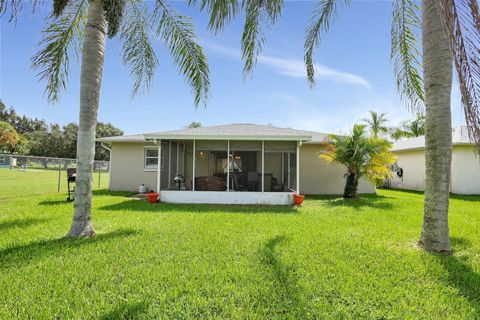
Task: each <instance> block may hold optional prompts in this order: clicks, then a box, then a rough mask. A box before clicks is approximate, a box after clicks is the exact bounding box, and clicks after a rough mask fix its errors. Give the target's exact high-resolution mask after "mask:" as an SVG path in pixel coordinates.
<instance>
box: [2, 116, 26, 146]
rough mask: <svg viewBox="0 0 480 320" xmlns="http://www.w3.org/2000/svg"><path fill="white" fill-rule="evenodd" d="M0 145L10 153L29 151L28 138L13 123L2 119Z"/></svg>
mask: <svg viewBox="0 0 480 320" xmlns="http://www.w3.org/2000/svg"><path fill="white" fill-rule="evenodd" d="M0 146H2V147H3V149H4V151H6V152H8V153H11V154H14V153H20V154H23V153H26V152H27V151H28V140H27V139H26V138H25V137H24V136H22V135H21V134H19V133H18V132H17V130H15V128H14V127H13V126H12V125H11V124H9V123H7V122H5V121H0Z"/></svg>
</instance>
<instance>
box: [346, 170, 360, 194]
mask: <svg viewBox="0 0 480 320" xmlns="http://www.w3.org/2000/svg"><path fill="white" fill-rule="evenodd" d="M357 190H358V176H357V175H356V174H355V173H348V175H347V183H346V184H345V189H344V190H343V197H344V198H346V199H349V198H356V197H357Z"/></svg>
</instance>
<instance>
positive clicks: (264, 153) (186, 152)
mask: <svg viewBox="0 0 480 320" xmlns="http://www.w3.org/2000/svg"><path fill="white" fill-rule="evenodd" d="M326 137H327V135H326V134H322V133H318V132H312V131H304V130H295V129H290V128H278V127H274V126H270V125H254V124H231V125H220V126H212V127H201V128H187V129H182V130H176V131H166V132H156V133H145V134H136V135H124V136H119V137H110V138H100V139H97V141H100V142H103V143H104V144H109V145H110V146H109V147H107V148H109V149H111V157H110V161H111V167H110V168H111V169H110V170H111V172H110V184H109V186H110V189H111V190H129V191H135V190H138V188H139V186H140V185H141V184H144V185H145V186H146V187H147V189H148V190H155V191H158V190H160V198H161V201H164V202H175V203H238V204H262V203H265V204H290V203H292V198H293V196H292V195H293V193H294V192H295V191H297V192H299V193H302V194H342V193H343V188H344V186H345V171H346V170H345V168H344V167H343V166H340V165H336V164H328V163H326V162H325V161H323V160H321V159H320V158H319V157H318V155H319V152H320V151H321V143H322V142H323V141H324V139H325V138H326ZM159 154H160V161H159V158H158V155H159ZM227 155H228V156H227ZM227 159H228V161H227ZM159 168H160V170H159ZM176 178H178V179H180V180H184V182H181V181H180V182H181V183H178V181H177V179H176ZM240 191H242V192H240ZM375 191H376V190H375V186H374V185H373V184H372V183H371V182H369V181H367V180H364V179H362V180H361V181H360V186H359V192H360V193H375Z"/></svg>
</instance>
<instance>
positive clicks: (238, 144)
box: [230, 140, 262, 151]
mask: <svg viewBox="0 0 480 320" xmlns="http://www.w3.org/2000/svg"><path fill="white" fill-rule="evenodd" d="M230 150H233V151H261V150H262V141H238V140H230Z"/></svg>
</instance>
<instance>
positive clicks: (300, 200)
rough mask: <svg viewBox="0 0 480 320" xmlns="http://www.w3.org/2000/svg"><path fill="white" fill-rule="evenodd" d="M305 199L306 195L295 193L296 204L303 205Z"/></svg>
mask: <svg viewBox="0 0 480 320" xmlns="http://www.w3.org/2000/svg"><path fill="white" fill-rule="evenodd" d="M303 200H305V196H304V195H301V194H298V193H294V194H293V202H294V203H295V205H296V206H301V205H302V203H303Z"/></svg>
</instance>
